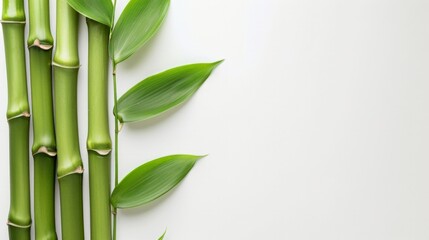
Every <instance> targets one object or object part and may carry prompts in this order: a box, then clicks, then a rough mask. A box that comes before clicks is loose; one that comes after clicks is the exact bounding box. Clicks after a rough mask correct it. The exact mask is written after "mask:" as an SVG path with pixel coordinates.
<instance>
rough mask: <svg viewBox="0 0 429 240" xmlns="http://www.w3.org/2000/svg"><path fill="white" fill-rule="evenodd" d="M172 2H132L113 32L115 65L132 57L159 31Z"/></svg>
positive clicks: (138, 0) (144, 0)
mask: <svg viewBox="0 0 429 240" xmlns="http://www.w3.org/2000/svg"><path fill="white" fill-rule="evenodd" d="M169 5H170V0H131V1H130V2H129V3H128V5H127V6H126V7H125V9H124V11H123V12H122V14H121V16H120V17H119V19H118V22H117V24H116V25H115V28H114V29H113V32H112V38H111V42H110V47H109V50H110V56H111V57H112V59H113V61H114V62H115V63H120V62H122V61H124V60H125V59H127V58H128V57H130V56H131V55H132V54H133V53H135V52H136V51H137V50H138V49H139V48H141V47H142V46H143V45H144V44H145V43H147V42H148V41H149V40H150V39H151V38H152V37H153V36H154V35H155V33H156V32H157V31H158V29H159V27H160V26H161V23H162V22H163V21H164V18H165V16H166V14H167V10H168V7H169Z"/></svg>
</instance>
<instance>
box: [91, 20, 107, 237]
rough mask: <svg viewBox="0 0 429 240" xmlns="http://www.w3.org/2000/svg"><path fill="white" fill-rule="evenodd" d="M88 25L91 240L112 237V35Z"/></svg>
mask: <svg viewBox="0 0 429 240" xmlns="http://www.w3.org/2000/svg"><path fill="white" fill-rule="evenodd" d="M87 24H88V48H89V55H88V64H89V66H88V139H87V149H88V156H89V188H90V209H91V239H92V240H108V239H111V238H112V235H111V210H110V160H111V149H112V142H111V139H110V133H109V111H108V104H107V103H108V66H109V54H108V44H109V34H110V29H109V27H107V26H106V25H103V24H100V23H98V22H95V21H93V20H90V19H87Z"/></svg>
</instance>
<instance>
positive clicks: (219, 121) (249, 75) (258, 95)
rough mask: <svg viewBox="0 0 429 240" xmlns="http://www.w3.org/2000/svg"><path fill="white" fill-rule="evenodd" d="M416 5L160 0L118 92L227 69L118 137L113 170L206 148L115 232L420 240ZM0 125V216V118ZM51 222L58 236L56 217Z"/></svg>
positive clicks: (205, 238) (423, 176)
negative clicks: (168, 75) (173, 75)
mask: <svg viewBox="0 0 429 240" xmlns="http://www.w3.org/2000/svg"><path fill="white" fill-rule="evenodd" d="M124 6H125V1H119V9H122V8H123V7H124ZM51 9H52V10H54V3H52V5H51ZM119 9H118V11H119ZM428 12H429V2H428V1H426V0H407V1H404V0H361V1H344V0H323V1H321V0H267V1H255V0H235V1H230V0H217V1H201V0H180V1H172V4H171V8H170V12H169V15H168V17H167V20H166V22H165V24H164V26H163V27H162V30H161V31H160V33H159V34H158V35H157V36H156V37H155V38H154V39H153V41H151V42H150V43H149V44H148V45H147V47H146V48H145V49H144V50H141V51H139V52H138V53H137V54H136V55H135V56H134V57H132V58H131V59H129V60H127V61H126V62H124V63H123V64H121V65H120V66H119V70H118V77H119V92H120V93H121V94H122V93H124V92H125V91H126V89H128V88H129V87H131V86H132V85H134V84H135V83H137V82H138V81H139V80H141V79H143V78H145V77H146V76H149V75H152V74H154V73H157V72H159V71H162V70H165V69H168V68H171V67H174V66H177V65H182V64H187V63H193V62H211V61H215V60H219V59H223V58H225V59H226V61H225V62H224V63H223V64H222V65H221V66H220V67H219V68H218V69H217V70H216V71H215V73H214V74H213V75H212V77H211V78H210V79H209V80H208V81H207V82H206V83H205V84H204V86H203V87H202V88H201V89H200V91H199V92H198V93H197V94H196V95H195V96H194V97H193V98H192V100H191V101H189V102H188V103H186V104H185V105H183V106H182V107H180V108H179V109H177V110H175V111H173V112H172V113H169V114H167V115H166V116H164V117H161V118H157V119H156V120H154V121H150V122H149V123H145V124H130V125H127V126H126V127H125V128H124V129H123V131H122V133H121V135H120V156H121V166H120V176H121V177H123V176H124V175H125V174H126V173H127V172H129V171H130V170H132V169H133V168H134V167H136V166H138V165H140V164H141V163H143V162H145V161H148V160H151V159H153V158H156V157H159V156H163V155H168V154H172V153H193V154H206V153H208V154H210V155H209V157H207V158H205V159H204V160H202V161H200V162H199V163H198V164H197V165H196V167H195V168H194V170H193V171H192V172H191V173H190V175H189V176H188V177H187V178H186V180H185V181H184V182H183V184H181V185H180V186H179V187H178V188H177V189H175V190H174V191H173V192H172V193H171V194H168V196H167V197H165V198H162V199H161V200H160V201H158V202H156V203H155V204H152V205H150V206H149V207H143V208H138V209H134V210H127V211H121V212H120V213H119V227H118V231H119V232H118V234H119V235H118V239H123V240H125V239H126V240H133V239H139V240H140V239H142V240H146V239H147V240H149V239H156V237H158V236H159V235H160V234H161V233H162V232H163V231H164V229H165V228H168V233H167V236H166V238H165V239H168V240H170V239H171V240H173V239H174V240H226V239H231V240H232V239H246V240H250V239H252V240H262V239H264V240H265V239H276V240H284V239H294V240H314V239H323V240H335V239H337V240H343V239H347V240H353V239H356V240H362V239H366V240H380V239H382V240H399V239H401V240H424V239H429V227H428V226H429V204H428V203H429V174H428V171H429V161H428V159H429V147H428V146H429V94H428V92H429V81H428V79H429V68H428V66H429V27H428V26H429V24H428V23H429V15H428V14H427V13H428ZM52 16H54V12H52ZM52 19H53V18H52ZM81 23H82V24H81V27H80V28H81V33H82V34H81V36H80V42H79V44H80V47H81V48H80V57H81V64H82V68H81V70H80V74H79V77H80V82H79V127H80V140H81V146H82V148H81V150H82V157H83V159H84V163H85V166H87V154H86V150H85V141H86V132H87V124H86V121H87V113H86V112H87V102H86V101H87V96H86V93H87V86H86V85H87V84H86V76H87V55H86V46H87V43H86V42H87V40H86V37H87V34H86V26H85V22H84V19H82V20H81ZM54 26H55V25H54V23H53V24H52V30H53V33H55V28H54ZM0 41H1V44H0V45H1V46H3V43H2V40H0ZM0 49H1V50H0V51H1V52H0V55H1V58H0V67H1V69H0V72H1V75H0V77H1V81H0V91H1V92H0V102H1V104H0V113H5V112H6V100H7V98H6V80H5V76H6V73H5V64H4V53H3V47H0ZM112 126H113V125H112ZM0 132H1V138H0V142H1V144H0V153H1V156H2V157H1V159H2V160H1V161H0V186H1V188H0V191H1V192H0V196H1V197H0V216H1V217H0V218H2V219H3V221H4V222H6V218H7V213H8V204H9V202H8V196H9V191H8V188H9V185H8V184H9V183H8V174H9V172H8V153H7V152H8V147H7V140H8V137H7V132H8V127H7V122H6V120H5V117H2V118H0ZM87 183H88V176H87V175H85V187H84V191H85V192H84V196H85V198H84V200H85V211H86V212H85V217H86V218H85V221H86V222H85V224H86V236H87V239H89V213H88V212H89V206H88V201H89V199H88V185H87ZM0 226H1V228H0V238H1V239H7V228H6V225H5V224H3V225H0ZM57 227H58V233H59V236H60V225H59V217H58V219H57Z"/></svg>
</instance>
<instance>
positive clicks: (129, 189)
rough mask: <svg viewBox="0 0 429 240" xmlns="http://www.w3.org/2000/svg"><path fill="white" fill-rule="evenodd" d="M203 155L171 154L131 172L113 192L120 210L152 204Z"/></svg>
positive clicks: (114, 200)
mask: <svg viewBox="0 0 429 240" xmlns="http://www.w3.org/2000/svg"><path fill="white" fill-rule="evenodd" d="M201 158H202V157H201V156H195V155H183V154H182V155H181V154H178V155H170V156H166V157H162V158H158V159H155V160H152V161H150V162H147V163H145V164H143V165H141V166H139V167H137V168H136V169H134V170H133V171H131V172H130V173H129V174H128V175H127V176H126V177H125V178H124V179H123V180H122V181H121V182H120V183H119V184H118V186H116V187H115V189H114V190H113V192H112V196H111V198H110V201H111V203H112V205H113V206H114V207H116V208H132V207H137V206H140V205H143V204H147V203H150V202H152V201H154V200H156V199H157V198H159V197H161V196H162V195H164V194H166V193H167V192H168V191H170V190H171V189H172V188H174V187H175V186H176V185H177V184H179V183H180V182H181V181H182V180H183V179H184V178H185V177H186V175H187V174H188V173H189V172H190V171H191V169H192V168H193V167H194V165H195V163H196V161H197V160H199V159H201Z"/></svg>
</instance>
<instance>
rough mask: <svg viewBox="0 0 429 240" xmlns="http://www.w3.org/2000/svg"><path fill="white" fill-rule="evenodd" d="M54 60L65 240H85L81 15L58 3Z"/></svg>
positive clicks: (62, 223)
mask: <svg viewBox="0 0 429 240" xmlns="http://www.w3.org/2000/svg"><path fill="white" fill-rule="evenodd" d="M56 26H57V38H56V42H57V47H56V51H55V56H54V79H55V114H56V115H55V116H56V121H57V131H56V133H57V135H56V136H57V143H58V169H57V175H58V179H59V184H60V202H61V226H62V239H63V240H80V239H84V226H83V199H82V174H83V163H82V159H81V155H80V149H79V136H78V124H77V74H78V70H79V57H78V13H77V12H75V11H74V10H73V9H72V8H71V7H70V6H69V5H68V4H67V2H66V1H65V0H57V25H56Z"/></svg>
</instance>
